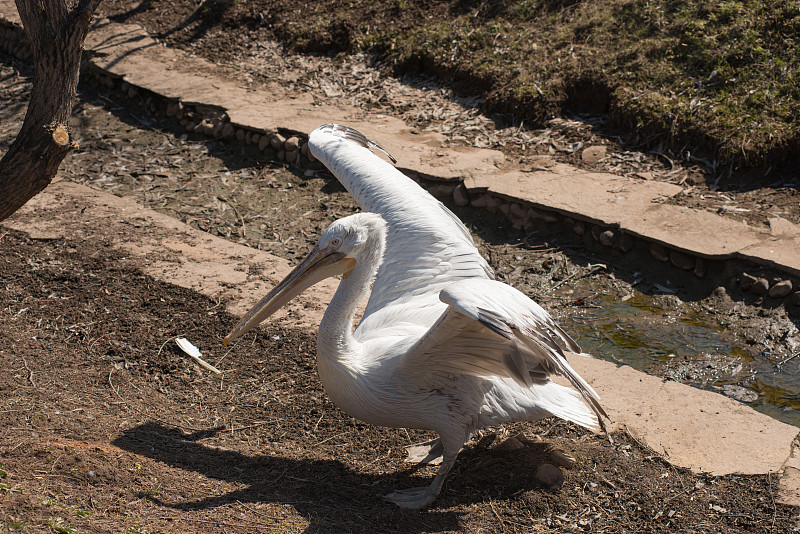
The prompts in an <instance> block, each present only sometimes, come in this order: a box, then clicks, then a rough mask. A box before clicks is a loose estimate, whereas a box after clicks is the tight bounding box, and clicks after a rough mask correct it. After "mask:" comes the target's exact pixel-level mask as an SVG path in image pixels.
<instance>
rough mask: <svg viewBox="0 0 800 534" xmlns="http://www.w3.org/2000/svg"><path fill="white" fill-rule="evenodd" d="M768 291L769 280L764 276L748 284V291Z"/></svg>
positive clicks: (765, 292) (760, 293)
mask: <svg viewBox="0 0 800 534" xmlns="http://www.w3.org/2000/svg"><path fill="white" fill-rule="evenodd" d="M768 291H769V282H768V281H767V279H766V278H757V279H756V281H755V282H753V285H752V286H750V293H755V294H756V295H766V294H767V292H768Z"/></svg>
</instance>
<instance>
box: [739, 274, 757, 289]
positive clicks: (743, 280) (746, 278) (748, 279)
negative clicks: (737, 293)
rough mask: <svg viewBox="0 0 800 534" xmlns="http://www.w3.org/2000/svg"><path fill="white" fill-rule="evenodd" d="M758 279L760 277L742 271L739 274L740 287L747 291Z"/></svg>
mask: <svg viewBox="0 0 800 534" xmlns="http://www.w3.org/2000/svg"><path fill="white" fill-rule="evenodd" d="M756 280H758V278H756V277H755V276H753V275H750V274H747V273H742V274H740V275H739V287H741V288H742V289H744V290H745V291H747V290H748V289H750V288H751V287H753V284H755V283H756Z"/></svg>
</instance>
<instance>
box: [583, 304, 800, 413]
mask: <svg viewBox="0 0 800 534" xmlns="http://www.w3.org/2000/svg"><path fill="white" fill-rule="evenodd" d="M598 304H599V305H600V307H599V308H586V309H585V311H584V312H583V314H582V315H581V316H576V317H573V318H572V325H570V327H569V330H570V332H572V333H574V334H575V338H576V341H578V343H579V344H580V345H581V347H582V348H583V350H585V351H586V352H589V353H591V354H594V355H595V356H596V357H598V358H601V359H604V360H609V361H613V362H615V363H618V364H624V365H630V366H631V367H633V368H635V369H638V370H641V371H644V372H647V373H650V374H655V375H659V376H664V375H665V374H668V375H673V374H674V375H675V379H679V380H680V381H681V382H684V383H687V384H690V385H692V386H696V387H700V388H703V389H710V390H712V391H719V390H720V389H721V388H722V386H723V385H725V384H740V383H749V384H750V386H749V388H750V389H752V390H753V391H755V392H756V393H758V400H756V401H755V402H753V403H750V405H751V406H752V407H753V408H755V409H756V410H758V411H760V412H763V413H765V414H767V415H770V416H771V417H774V418H776V419H778V420H781V421H784V422H787V423H790V424H793V425H797V426H800V378H798V376H800V363H798V362H796V361H793V362H791V363H792V364H793V366H785V367H784V368H783V369H782V370H780V371H777V372H776V368H775V365H774V364H773V363H772V362H770V361H767V360H766V359H763V358H758V357H757V356H756V357H754V355H752V354H751V353H750V352H748V351H747V350H745V349H744V348H743V347H741V346H738V345H736V344H734V343H733V342H732V341H731V340H730V339H729V338H728V337H727V336H725V335H724V332H725V329H724V328H723V327H722V326H720V325H719V324H716V323H714V322H711V321H709V320H708V319H706V318H705V317H703V316H702V315H700V314H696V313H690V314H682V315H680V316H678V315H677V314H676V313H673V312H672V311H669V312H668V311H667V310H665V309H664V308H662V307H661V306H659V305H658V304H657V303H656V302H655V301H654V299H653V298H651V297H648V296H647V295H644V294H641V293H637V294H635V295H634V296H632V297H631V298H630V299H628V300H627V301H620V300H616V299H613V298H610V297H607V298H602V299H601V300H600V301H599V302H598Z"/></svg>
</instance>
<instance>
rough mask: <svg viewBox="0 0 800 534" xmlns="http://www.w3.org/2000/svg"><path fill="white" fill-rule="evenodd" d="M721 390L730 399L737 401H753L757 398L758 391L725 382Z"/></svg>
mask: <svg viewBox="0 0 800 534" xmlns="http://www.w3.org/2000/svg"><path fill="white" fill-rule="evenodd" d="M722 392H723V393H724V394H725V395H727V396H728V397H730V398H732V399H736V400H737V401H739V402H755V401H757V400H758V393H756V392H755V391H753V390H752V389H747V388H745V387H742V386H737V385H735V384H725V385H724V386H722Z"/></svg>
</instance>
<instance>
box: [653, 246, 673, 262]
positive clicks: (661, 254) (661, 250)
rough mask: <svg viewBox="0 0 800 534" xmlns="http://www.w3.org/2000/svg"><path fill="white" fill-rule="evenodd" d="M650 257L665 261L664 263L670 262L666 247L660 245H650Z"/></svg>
mask: <svg viewBox="0 0 800 534" xmlns="http://www.w3.org/2000/svg"><path fill="white" fill-rule="evenodd" d="M650 255H651V256H652V257H654V258H655V259H657V260H658V261H663V262H664V263H666V262H668V261H669V254H668V253H667V249H666V248H665V247H664V245H662V244H660V243H651V244H650Z"/></svg>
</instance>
